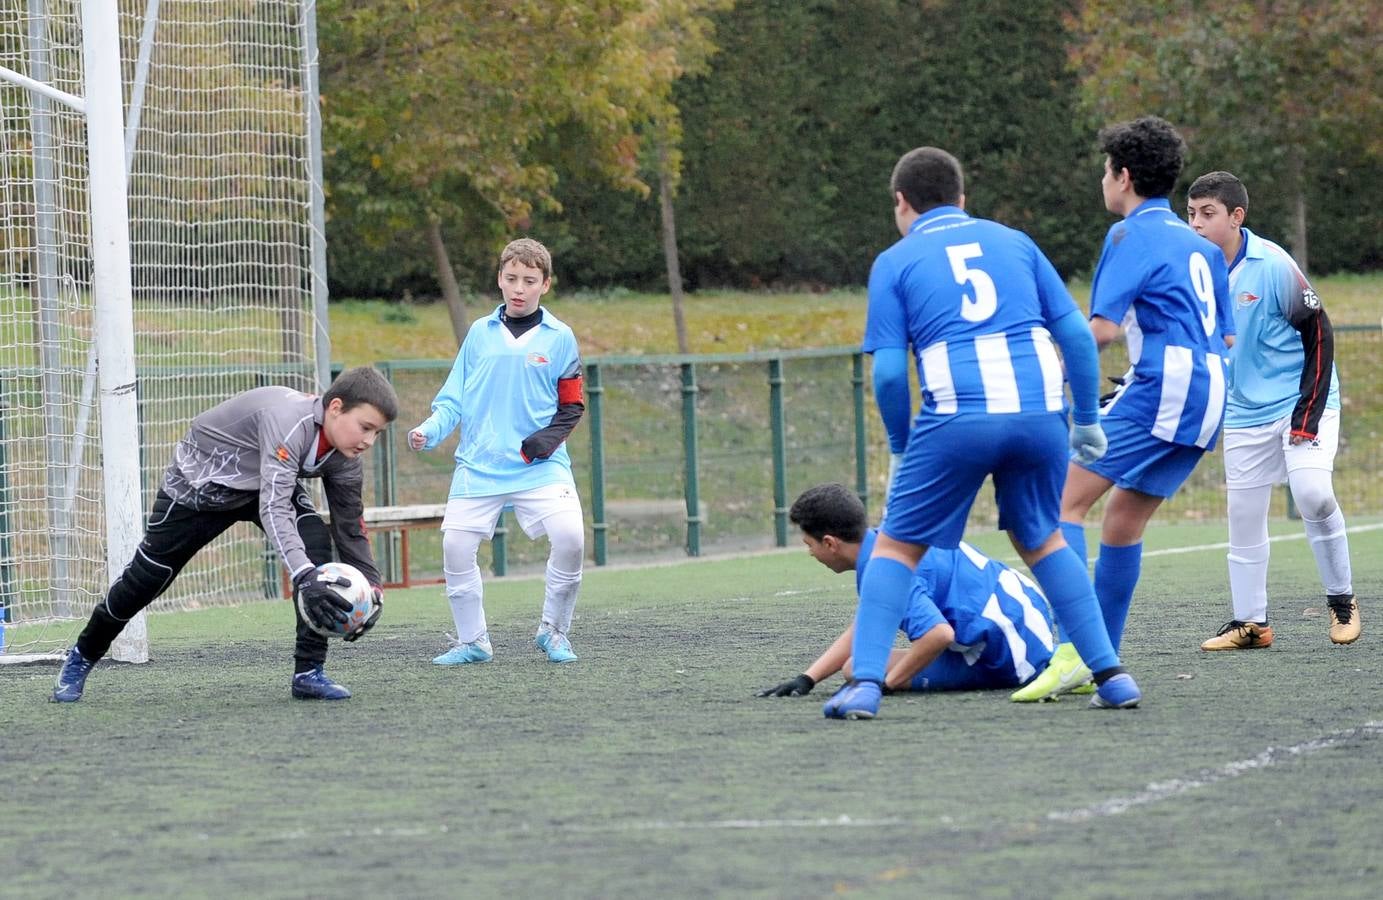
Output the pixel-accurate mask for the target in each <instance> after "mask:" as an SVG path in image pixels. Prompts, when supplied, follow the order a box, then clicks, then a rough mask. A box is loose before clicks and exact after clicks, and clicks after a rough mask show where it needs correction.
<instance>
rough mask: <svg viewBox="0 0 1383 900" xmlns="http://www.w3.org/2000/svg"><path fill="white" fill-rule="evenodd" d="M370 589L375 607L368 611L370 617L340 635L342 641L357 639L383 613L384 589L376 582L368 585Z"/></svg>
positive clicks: (373, 625)
mask: <svg viewBox="0 0 1383 900" xmlns="http://www.w3.org/2000/svg"><path fill="white" fill-rule="evenodd" d="M370 589H371V590H372V591H374V592H375V608H374V611H373V612H371V613H370V617H369V618H368V619H366V620H365V621H364V622H361V623H360V625H359V626H357V627H356V629H355V630H354V631H352V632H350V633H349V634H346V635H344V636H342V638H341V640H343V641H354V640H358V639H359V638H360V636H361V635H363V634H364V633H365V632H367V631H369V630H370V629H371V628H374V627H375V623H376V622H378V621H379V617H380V615H382V614H383V613H384V589H383V588H381V587H380V586H379V585H377V584H372V585H370Z"/></svg>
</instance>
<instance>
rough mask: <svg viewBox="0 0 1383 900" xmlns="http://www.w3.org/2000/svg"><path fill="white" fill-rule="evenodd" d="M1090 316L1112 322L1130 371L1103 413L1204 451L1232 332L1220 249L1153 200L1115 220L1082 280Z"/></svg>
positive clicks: (1220, 403) (1214, 428)
mask: <svg viewBox="0 0 1383 900" xmlns="http://www.w3.org/2000/svg"><path fill="white" fill-rule="evenodd" d="M1090 315H1091V316H1092V317H1094V316H1100V317H1102V318H1105V319H1109V320H1110V321H1112V322H1117V323H1119V324H1121V325H1122V326H1123V327H1124V335H1125V339H1126V340H1127V342H1128V355H1129V362H1130V364H1131V366H1132V368H1131V369H1130V374H1129V375H1128V376H1126V377H1125V383H1124V386H1123V387H1121V388H1120V389H1119V392H1118V393H1117V394H1116V395H1115V398H1114V400H1113V401H1112V402H1111V403H1109V404H1106V405H1105V407H1104V409H1103V413H1104V414H1105V415H1108V416H1119V417H1122V418H1126V419H1130V420H1132V421H1135V422H1138V423H1139V424H1141V425H1144V426H1146V427H1147V429H1148V431H1149V432H1150V433H1151V434H1152V435H1153V436H1154V437H1156V438H1159V439H1161V440H1164V441H1167V442H1169V443H1173V444H1182V445H1186V446H1194V447H1200V448H1201V449H1203V450H1209V449H1211V448H1212V447H1214V446H1215V440H1216V434H1217V433H1218V431H1219V428H1220V423H1221V421H1222V420H1223V419H1224V409H1225V367H1226V365H1227V364H1228V359H1229V352H1228V349H1227V348H1226V346H1225V340H1224V339H1225V336H1226V335H1231V334H1233V333H1234V320H1233V310H1232V309H1231V307H1230V305H1229V282H1228V277H1227V274H1226V271H1225V259H1224V254H1223V253H1221V252H1220V249H1219V248H1218V247H1216V246H1215V245H1214V244H1212V243H1211V242H1210V241H1208V240H1206V239H1205V238H1203V237H1201V236H1200V235H1198V234H1196V232H1195V231H1194V230H1193V229H1192V228H1191V226H1190V225H1187V224H1186V223H1185V222H1184V221H1182V220H1181V219H1180V218H1178V217H1177V216H1176V215H1175V214H1174V213H1173V212H1172V208H1171V204H1170V203H1168V202H1167V200H1166V199H1165V198H1160V197H1158V198H1153V199H1151V200H1145V201H1143V203H1141V204H1139V206H1138V207H1137V208H1136V209H1134V210H1133V211H1132V212H1131V213H1129V214H1128V216H1127V217H1125V218H1124V219H1123V220H1122V221H1120V222H1116V223H1115V224H1114V225H1113V227H1111V228H1110V229H1109V233H1108V234H1107V235H1106V236H1105V241H1104V250H1103V252H1102V253H1101V254H1100V262H1099V265H1098V266H1096V268H1095V278H1094V281H1093V283H1092V284H1091V286H1090Z"/></svg>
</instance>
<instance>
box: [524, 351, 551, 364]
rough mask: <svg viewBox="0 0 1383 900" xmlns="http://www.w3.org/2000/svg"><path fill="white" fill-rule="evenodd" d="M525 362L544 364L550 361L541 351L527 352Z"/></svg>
mask: <svg viewBox="0 0 1383 900" xmlns="http://www.w3.org/2000/svg"><path fill="white" fill-rule="evenodd" d="M527 362H528V364H529V365H530V366H545V365H547V364H548V363H549V362H551V360H549V359H548V358H547V357H546V356H543V355H542V354H541V353H530V354H528V357H527Z"/></svg>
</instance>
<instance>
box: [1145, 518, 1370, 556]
mask: <svg viewBox="0 0 1383 900" xmlns="http://www.w3.org/2000/svg"><path fill="white" fill-rule="evenodd" d="M1379 529H1383V522H1377V523H1374V524H1372V525H1355V526H1353V527H1352V528H1346V529H1345V533H1346V534H1358V533H1360V532H1364V531H1378V530H1379ZM1304 540H1306V532H1304V531H1298V532H1297V533H1295V534H1278V535H1274V536H1272V537H1270V538H1268V543H1270V544H1275V543H1277V542H1278V541H1304ZM1228 549H1229V542H1228V541H1224V542H1222V543H1218V544H1199V545H1196V546H1194V547H1167V548H1165V549H1162V550H1149V551H1147V552H1145V553H1144V554H1143V558H1144V559H1146V558H1147V557H1149V556H1175V555H1176V554H1178V553H1199V552H1201V551H1202V550H1228Z"/></svg>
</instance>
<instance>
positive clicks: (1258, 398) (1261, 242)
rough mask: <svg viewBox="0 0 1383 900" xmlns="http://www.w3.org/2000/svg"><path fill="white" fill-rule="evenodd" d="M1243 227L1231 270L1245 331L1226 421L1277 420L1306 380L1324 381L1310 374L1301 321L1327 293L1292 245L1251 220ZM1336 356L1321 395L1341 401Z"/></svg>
mask: <svg viewBox="0 0 1383 900" xmlns="http://www.w3.org/2000/svg"><path fill="white" fill-rule="evenodd" d="M1240 232H1241V234H1242V235H1243V238H1244V252H1243V256H1242V258H1241V259H1239V260H1238V261H1237V262H1236V263H1235V264H1234V267H1233V268H1232V269H1230V271H1229V293H1230V296H1231V297H1232V298H1233V300H1234V325H1235V327H1236V328H1237V329H1238V334H1237V335H1236V336H1235V338H1234V347H1233V348H1231V350H1230V353H1229V358H1230V361H1231V363H1230V367H1229V405H1228V406H1227V408H1226V409H1225V427H1226V428H1250V427H1252V426H1254V425H1266V424H1268V423H1269V422H1276V421H1277V420H1278V419H1281V418H1282V417H1283V416H1286V415H1288V414H1289V413H1291V412H1292V410H1293V409H1294V408H1295V407H1296V406H1297V405H1298V403H1300V402H1302V400H1303V396H1302V394H1303V389H1302V385H1303V383H1304V382H1309V383H1310V388H1311V389H1316V390H1319V387H1320V385H1319V384H1318V383H1316V382H1315V381H1313V380H1312V379H1303V376H1302V370H1303V369H1304V368H1305V367H1306V363H1307V360H1306V348H1305V346H1304V345H1303V344H1302V332H1301V326H1300V324H1299V323H1302V322H1304V321H1306V320H1309V319H1311V318H1312V317H1313V316H1315V315H1316V314H1317V313H1318V312H1319V310H1320V299H1319V298H1318V297H1317V296H1316V293H1315V291H1313V290H1311V283H1310V282H1309V281H1307V280H1306V276H1305V275H1303V274H1302V273H1301V269H1299V268H1298V267H1297V264H1296V261H1295V260H1293V259H1292V257H1291V255H1290V254H1289V253H1288V252H1287V251H1286V250H1284V249H1282V248H1281V247H1279V246H1278V245H1277V244H1275V243H1273V242H1272V241H1270V240H1267V239H1265V238H1261V237H1259V236H1258V235H1256V234H1254V233H1253V232H1252V231H1249V230H1248V229H1247V228H1241V229H1240ZM1328 364H1329V365H1330V372H1329V387H1328V389H1327V392H1326V396H1325V397H1324V398H1322V399H1320V400H1317V401H1316V402H1318V403H1323V404H1324V406H1323V408H1324V409H1339V408H1340V379H1339V374H1338V372H1337V370H1336V369H1335V366H1334V361H1333V360H1330V361H1329V362H1328ZM1321 381H1324V379H1321ZM1307 399H1308V400H1309V399H1310V398H1307ZM1318 415H1319V414H1318Z"/></svg>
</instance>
